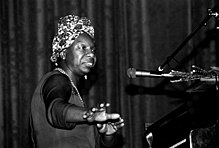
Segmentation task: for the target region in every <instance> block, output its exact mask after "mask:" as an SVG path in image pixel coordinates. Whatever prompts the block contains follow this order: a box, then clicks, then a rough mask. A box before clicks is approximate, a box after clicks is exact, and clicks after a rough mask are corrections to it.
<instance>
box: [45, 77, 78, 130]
mask: <svg viewBox="0 0 219 148" xmlns="http://www.w3.org/2000/svg"><path fill="white" fill-rule="evenodd" d="M71 91H72V87H71V83H70V81H69V79H68V77H67V76H65V75H63V74H56V75H53V76H51V77H49V78H48V79H47V81H46V82H45V84H44V86H43V89H42V95H43V100H44V103H45V106H46V114H47V119H48V122H49V123H50V124H51V125H52V126H53V127H56V128H60V129H72V128H74V127H75V123H69V122H68V123H67V122H66V120H65V116H66V111H67V110H68V108H69V107H70V106H71V105H72V104H70V103H68V101H69V98H70V96H71Z"/></svg>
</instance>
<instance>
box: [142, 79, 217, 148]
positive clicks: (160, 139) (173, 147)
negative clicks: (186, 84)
mask: <svg viewBox="0 0 219 148" xmlns="http://www.w3.org/2000/svg"><path fill="white" fill-rule="evenodd" d="M211 82H212V81H211ZM214 82H215V81H214ZM186 92H188V94H189V95H188V98H187V99H186V101H185V102H184V103H182V104H181V105H180V106H178V107H176V109H174V110H173V111H171V112H170V113H168V114H167V115H165V116H164V117H162V118H160V119H159V120H158V121H156V122H154V123H152V124H151V125H149V126H147V123H145V129H144V135H145V143H146V144H145V145H146V147H150V148H219V144H218V143H219V138H218V137H219V136H218V131H219V128H218V126H219V125H218V124H217V121H218V117H219V90H218V86H217V84H216V83H209V82H200V81H199V82H198V83H197V84H195V85H194V86H192V87H191V88H188V90H186Z"/></svg>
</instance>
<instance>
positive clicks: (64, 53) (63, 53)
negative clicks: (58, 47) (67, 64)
mask: <svg viewBox="0 0 219 148" xmlns="http://www.w3.org/2000/svg"><path fill="white" fill-rule="evenodd" d="M60 58H61V59H62V60H65V59H66V49H64V50H63V51H62V52H61V53H60Z"/></svg>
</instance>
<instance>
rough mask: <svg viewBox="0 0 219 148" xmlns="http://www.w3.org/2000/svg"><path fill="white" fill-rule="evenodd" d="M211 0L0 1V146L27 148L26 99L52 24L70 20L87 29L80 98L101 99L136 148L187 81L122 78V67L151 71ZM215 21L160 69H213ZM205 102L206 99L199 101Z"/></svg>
mask: <svg viewBox="0 0 219 148" xmlns="http://www.w3.org/2000/svg"><path fill="white" fill-rule="evenodd" d="M217 4H218V1H217V0H183V1H182V0H153V1H152V0H62V1H61V0H2V1H1V2H0V7H1V13H0V21H1V24H0V31H1V37H0V44H1V46H0V49H1V50H0V51H1V54H0V70H1V72H0V102H1V103H0V145H1V146H2V147H8V148H24V147H29V144H30V141H29V138H30V137H29V128H28V114H29V109H30V101H31V96H32V93H33V91H34V89H35V87H36V85H37V82H38V81H39V80H40V78H41V77H42V76H43V74H45V73H46V72H48V71H49V70H50V69H51V65H50V61H49V57H50V54H51V42H52V39H53V36H54V35H55V33H56V27H57V20H58V18H59V17H61V16H65V15H67V14H74V15H79V16H86V17H88V18H89V19H91V21H92V24H93V26H94V27H95V36H96V37H95V38H96V43H97V58H98V63H97V65H96V68H95V69H94V71H93V72H92V73H91V74H90V75H89V76H88V80H87V81H86V82H85V84H86V87H85V88H84V89H83V92H82V93H83V94H84V99H85V98H88V97H89V102H88V104H89V105H90V106H94V105H96V104H97V103H100V102H102V101H103V100H106V101H107V102H109V103H110V104H111V108H110V109H109V111H110V112H119V113H120V114H121V116H122V117H123V118H124V120H125V127H124V128H123V129H121V130H120V132H119V134H120V135H121V137H122V138H123V141H121V144H122V147H123V148H141V147H143V146H144V142H143V141H144V129H145V128H144V126H145V123H147V124H150V123H154V122H156V121H157V120H159V119H160V118H161V117H163V116H164V115H166V114H167V113H169V112H171V111H172V110H174V109H175V108H177V107H178V106H179V105H181V104H182V103H184V102H185V100H187V99H188V98H186V97H185V96H184V95H183V93H184V92H185V90H186V89H187V88H188V86H190V85H191V82H182V83H170V82H169V80H166V79H164V78H150V77H143V78H135V79H129V78H128V77H127V74H126V73H127V72H126V71H127V69H128V68H130V67H134V68H136V69H142V70H157V69H158V67H159V66H161V65H162V64H163V63H164V62H165V61H166V59H167V57H168V56H170V55H171V54H172V53H173V52H174V51H175V49H176V48H177V47H178V46H179V45H180V44H181V43H182V41H183V40H184V39H185V38H186V37H187V36H188V35H189V34H191V32H193V31H194V30H195V29H196V27H197V26H199V25H200V23H201V22H202V21H203V20H204V18H205V17H206V16H207V15H208V11H207V10H208V8H212V7H214V6H215V5H217ZM218 24H219V22H218V21H216V19H215V18H214V17H211V18H210V19H209V20H208V22H207V24H206V26H205V27H204V26H203V27H201V29H200V30H199V31H198V32H197V33H196V34H195V36H194V37H193V38H192V39H191V40H189V42H188V43H187V44H186V45H185V46H183V48H182V50H181V51H180V52H179V53H178V54H177V55H176V56H175V57H174V59H173V60H171V61H170V62H169V63H168V64H167V65H166V66H165V69H164V72H169V71H170V70H171V69H174V70H180V71H190V70H191V66H192V65H196V66H199V67H201V68H203V69H206V70H209V69H210V67H211V66H218V63H219V60H218V55H219V54H218V50H216V49H218V46H219V40H218V30H216V26H219V25H218ZM206 99H209V98H206Z"/></svg>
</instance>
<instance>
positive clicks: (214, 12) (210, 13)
mask: <svg viewBox="0 0 219 148" xmlns="http://www.w3.org/2000/svg"><path fill="white" fill-rule="evenodd" d="M217 10H218V6H217V7H215V8H212V9H208V15H207V16H206V17H205V18H204V20H203V21H202V22H201V24H200V25H199V26H198V27H197V28H196V29H195V30H194V31H193V32H192V33H191V34H190V35H188V36H187V37H186V38H185V40H184V41H183V42H182V43H181V44H180V45H179V46H178V47H177V48H176V49H175V51H174V52H173V53H172V54H171V55H170V56H168V57H167V59H166V61H165V62H164V63H163V65H161V66H159V67H158V71H163V69H164V67H165V65H166V64H168V63H169V62H170V61H171V60H172V59H173V58H174V56H175V55H176V54H177V53H178V52H179V51H180V50H181V49H182V48H183V47H184V46H185V44H186V43H187V42H188V41H189V40H190V39H191V38H192V37H193V36H194V35H195V34H196V33H197V32H198V31H199V30H200V29H201V27H202V26H206V25H207V22H208V20H209V19H210V17H211V16H215V17H216V18H217V17H218V15H219V14H218V12H217Z"/></svg>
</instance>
